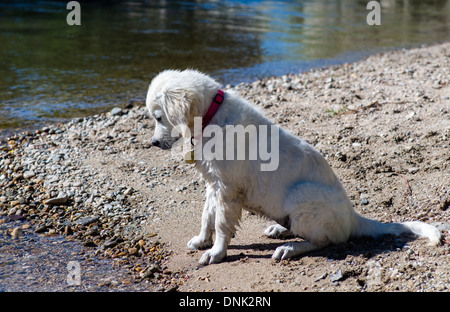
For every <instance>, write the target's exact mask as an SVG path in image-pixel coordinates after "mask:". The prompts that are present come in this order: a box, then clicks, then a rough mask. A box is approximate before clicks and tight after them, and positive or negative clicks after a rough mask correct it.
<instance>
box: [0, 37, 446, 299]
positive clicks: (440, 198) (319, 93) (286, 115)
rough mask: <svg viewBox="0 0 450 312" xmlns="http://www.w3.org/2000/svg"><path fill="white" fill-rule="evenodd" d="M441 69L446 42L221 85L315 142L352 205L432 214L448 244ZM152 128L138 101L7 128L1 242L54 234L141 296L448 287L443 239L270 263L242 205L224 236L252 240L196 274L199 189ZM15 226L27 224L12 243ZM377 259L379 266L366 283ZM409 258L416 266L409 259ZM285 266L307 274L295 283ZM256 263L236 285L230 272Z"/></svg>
mask: <svg viewBox="0 0 450 312" xmlns="http://www.w3.org/2000/svg"><path fill="white" fill-rule="evenodd" d="M449 68H450V43H443V44H436V45H431V46H427V47H423V48H415V49H411V50H396V51H390V52H384V53H379V54H377V55H373V56H369V57H367V58H365V59H363V60H361V61H357V62H354V63H345V64H341V65H333V66H330V67H324V68H317V69H312V70H309V71H307V72H302V73H299V74H290V75H284V76H282V77H267V78H264V79H261V80H258V81H255V82H252V83H241V84H238V85H236V86H230V85H228V86H227V89H230V88H232V89H234V90H235V91H236V92H238V93H240V94H241V95H242V96H243V97H244V98H246V99H247V100H249V101H250V102H252V103H255V105H256V106H258V107H259V108H261V109H263V110H264V111H265V112H266V115H267V116H268V117H269V118H270V119H272V120H274V121H275V122H276V123H278V124H280V125H281V126H282V127H284V128H286V129H288V130H289V131H291V132H292V133H293V134H295V135H298V136H300V137H302V138H304V139H306V140H308V141H309V142H311V143H312V144H313V145H314V146H315V147H316V148H317V149H319V150H320V151H321V152H322V153H323V154H324V155H325V156H326V158H327V159H328V161H329V162H330V164H331V165H332V167H333V170H334V171H335V172H336V173H337V175H338V176H339V177H340V179H341V180H342V182H343V184H344V186H345V187H346V189H347V191H348V193H349V196H350V198H351V200H352V202H354V205H355V210H357V211H358V212H359V213H362V214H364V215H365V216H368V217H370V218H374V219H377V220H380V221H384V222H391V221H405V220H421V221H425V222H427V223H436V224H438V223H439V225H440V226H442V230H443V233H444V236H446V240H447V241H448V240H449V236H450V233H448V230H449V229H450V227H449V224H450V215H449V210H448V206H449V204H450V190H449V189H448V185H450V176H449V174H448V171H449V168H450V164H449V159H448V155H447V153H446V151H448V148H449V137H450V124H449V120H450V118H449V114H450V111H449V107H450V100H449V98H448V97H449V96H450V80H449V77H450V72H449ZM152 134H153V121H152V120H150V118H149V117H148V114H147V112H146V109H145V106H144V107H143V106H141V105H134V106H128V107H127V108H121V109H113V110H111V111H110V112H107V113H104V114H98V115H95V116H91V117H84V118H75V119H72V120H70V121H68V122H65V123H58V124H50V125H48V126H46V127H42V128H40V129H38V130H34V131H30V132H29V133H27V134H24V133H19V134H16V135H15V136H13V137H10V138H9V140H7V142H6V143H3V144H0V186H1V191H0V214H1V216H2V217H3V220H6V221H3V223H0V231H1V233H2V235H3V236H2V237H3V238H4V239H5V240H11V243H14V239H18V240H20V239H25V237H26V233H27V231H28V232H31V231H33V232H35V233H37V234H39V235H44V236H45V235H47V236H53V235H64V236H65V237H66V238H68V239H70V240H75V241H78V242H81V243H82V244H83V245H84V246H85V248H87V249H89V250H90V251H91V252H92V253H93V254H94V255H95V257H104V258H107V259H110V260H113V261H115V263H116V264H118V265H121V266H124V267H126V268H127V269H129V271H130V272H131V273H130V276H131V278H130V279H127V282H124V283H122V284H126V283H135V284H138V285H140V286H139V287H141V288H140V289H142V287H145V288H146V289H148V290H151V291H170V290H182V291H205V290H214V291H223V290H227V291H241V290H243V291H270V290H275V291H277V290H283V289H284V290H291V291H317V290H321V289H323V290H325V291H330V290H331V291H334V290H339V291H396V290H397V291H398V290H400V291H419V290H422V291H449V286H448V285H449V283H448V282H449V281H450V268H440V269H436V268H434V266H435V265H436V264H437V263H445V261H448V257H449V256H450V248H449V245H448V244H445V243H444V244H443V245H442V246H439V247H436V248H433V249H431V251H430V249H427V247H426V246H425V244H424V242H423V241H411V240H409V239H407V240H401V239H397V238H388V239H387V240H386V241H387V243H383V244H384V245H383V246H384V247H383V248H384V249H383V248H381V247H380V248H381V249H380V248H378V249H379V250H378V249H377V250H378V252H374V251H373V249H374V246H373V241H372V242H371V241H369V242H365V241H361V242H359V246H360V247H355V246H354V245H352V244H348V245H346V246H344V247H342V246H340V247H339V246H334V247H332V248H330V249H327V250H325V251H321V252H316V253H314V254H313V255H311V256H305V257H302V258H300V260H293V261H290V262H289V263H288V264H279V265H277V264H274V263H272V262H271V261H270V260H269V259H267V255H269V258H270V254H271V252H272V251H273V250H272V247H270V248H269V247H267V246H272V245H273V243H274V242H277V241H273V240H269V239H267V238H263V237H261V233H262V230H263V226H264V225H266V223H267V222H266V221H265V220H260V219H255V217H254V216H252V215H249V214H245V215H244V217H243V220H242V223H243V225H245V226H246V227H244V226H242V230H241V234H239V232H238V235H237V237H236V238H235V239H234V241H233V243H232V244H233V245H234V246H247V247H248V246H253V245H252V244H256V245H258V244H259V246H261V248H259V249H258V248H256V249H252V248H244V249H240V248H235V249H233V248H231V250H230V251H229V255H228V259H231V260H228V261H226V262H225V263H222V264H220V265H216V266H208V267H205V268H202V269H200V270H195V269H194V267H195V262H196V260H198V258H199V256H200V255H201V251H200V252H197V251H194V252H191V251H187V250H186V247H185V244H186V242H187V241H188V240H189V239H190V236H191V235H196V231H197V230H198V222H199V220H200V215H201V208H202V206H203V201H204V198H203V193H204V186H203V183H202V181H201V179H200V178H199V176H198V175H196V173H195V172H194V170H193V168H192V167H191V166H189V165H188V164H185V163H183V162H180V161H179V160H177V159H174V158H173V157H172V156H171V154H170V152H169V153H167V151H161V150H157V149H154V148H152V147H151V136H152ZM446 155H447V156H446ZM446 172H447V174H446ZM405 181H406V183H405ZM21 220H22V221H21ZM16 222H25V223H29V224H30V228H28V229H22V228H21V230H20V231H16V232H22V234H20V233H19V234H15V235H16V236H17V237H16V238H14V237H13V236H14V235H13V234H12V233H13V232H14V229H16V228H18V227H19V224H20V227H22V223H17V224H16ZM15 225H17V226H15ZM242 233H244V234H242ZM278 242H281V241H278ZM405 246H407V247H405ZM398 249H399V250H398ZM349 250H350V252H349ZM255 254H256V255H259V256H260V257H254V256H255ZM324 254H325V255H328V256H325V259H324V257H323V256H321V255H324ZM366 254H370V255H371V256H369V257H366V256H365V255H366ZM338 255H340V257H339V256H338ZM327 257H328V258H327ZM330 258H331V259H334V260H333V261H332V263H330V262H328V261H327V259H330ZM373 259H376V260H377V261H378V262H379V264H380V265H381V267H383V268H385V271H383V272H384V273H383V276H382V278H381V279H380V281H378V282H377V283H375V284H373V283H371V282H370V281H369V280H370V278H369V277H370V273H369V272H371V271H370V265H369V264H370V263H371V262H370V261H372V260H373ZM418 259H421V260H418ZM414 261H416V262H417V261H419V262H421V263H422V265H416V266H414V265H413V266H411V267H409V266H408V265H409V264H410V263H413V262H414ZM442 261H444V262H442ZM236 263H238V265H236ZM389 266H391V267H392V268H393V270H394V271H392V272H391V271H389V269H388V268H389ZM305 267H310V269H309V270H308V271H307V270H306V269H305ZM330 267H333V268H330ZM338 267H340V268H345V270H344V269H342V270H344V275H345V274H347V275H345V276H347V277H346V278H345V280H343V281H341V282H340V283H338V285H336V283H330V281H329V279H327V278H323V279H317V277H318V276H330V275H331V273H334V271H336V270H337V269H336V268H338ZM432 268H434V269H433V270H432ZM289 269H292V270H294V269H295V270H300V271H302V270H303V271H302V272H304V274H301V275H300V276H301V277H302V279H301V281H300V280H298V278H299V277H298V275H292V274H293V273H292V272H291V273H289V272H290V271H289ZM254 270H256V271H257V274H256V275H252V276H248V281H246V282H242V284H238V283H237V281H234V282H233V280H231V279H230V277H229V276H236V275H237V274H240V276H246V275H247V274H248V273H246V272H251V271H254ZM271 270H273V271H275V272H277V274H279V277H278V278H274V277H273V276H272V273H273V272H271ZM292 270H291V271H292ZM327 270H334V271H333V272H331V271H327ZM395 270H397V271H395ZM430 272H432V273H431V274H432V275H433V283H431V282H430V281H431V279H430V277H427V274H429V273H430ZM325 273H326V274H327V275H324V274H325ZM394 273H395V274H394ZM407 276H409V278H406V277H407ZM10 279H11V280H12V281H13V280H14V276H12V277H11V276H10ZM130 281H131V282H130ZM207 281H209V282H207ZM277 281H281V282H277ZM122 284H120V283H119V285H122ZM405 285H406V286H405ZM36 287H39V285H37V286H36ZM108 287H109V288H108V289H109V290H117V289H120V287H119V286H118V285H117V284H114V285H112V286H108ZM305 287H306V288H305ZM36 289H39V288H36ZM79 289H83V288H79ZM79 289H78V290H79ZM136 289H138V287H137V288H136ZM67 290H68V289H67ZM71 290H77V288H76V287H75V288H71ZM71 290H68V291H71Z"/></svg>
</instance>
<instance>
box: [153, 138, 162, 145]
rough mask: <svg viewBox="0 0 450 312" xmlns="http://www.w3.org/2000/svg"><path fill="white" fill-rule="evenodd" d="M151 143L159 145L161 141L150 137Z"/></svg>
mask: <svg viewBox="0 0 450 312" xmlns="http://www.w3.org/2000/svg"><path fill="white" fill-rule="evenodd" d="M152 145H153V146H157V147H159V146H160V145H161V143H160V142H159V140H156V139H152Z"/></svg>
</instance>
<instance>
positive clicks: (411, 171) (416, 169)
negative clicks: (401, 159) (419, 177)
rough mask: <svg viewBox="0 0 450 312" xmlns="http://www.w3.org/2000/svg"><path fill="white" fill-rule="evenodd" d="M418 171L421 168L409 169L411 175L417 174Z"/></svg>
mask: <svg viewBox="0 0 450 312" xmlns="http://www.w3.org/2000/svg"><path fill="white" fill-rule="evenodd" d="M417 171H419V168H417V167H413V168H409V169H408V172H409V173H413V174H414V173H416V172H417Z"/></svg>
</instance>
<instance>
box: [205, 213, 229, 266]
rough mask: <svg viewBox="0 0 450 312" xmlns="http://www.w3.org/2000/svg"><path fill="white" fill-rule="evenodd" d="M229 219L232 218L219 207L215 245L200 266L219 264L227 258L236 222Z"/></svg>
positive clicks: (208, 251) (207, 252) (206, 253)
mask: <svg viewBox="0 0 450 312" xmlns="http://www.w3.org/2000/svg"><path fill="white" fill-rule="evenodd" d="M229 217H230V216H227V213H226V211H225V209H224V208H223V207H218V208H217V209H216V220H215V229H216V237H215V240H214V245H213V247H212V248H211V249H209V250H207V251H206V252H205V253H204V254H203V256H202V257H201V258H200V261H199V263H200V264H202V265H207V264H211V263H218V262H221V261H222V260H223V258H225V257H226V255H227V247H228V244H229V242H230V239H231V236H232V235H233V232H234V231H233V229H234V225H233V223H234V222H233V221H232V220H229ZM230 226H231V228H230Z"/></svg>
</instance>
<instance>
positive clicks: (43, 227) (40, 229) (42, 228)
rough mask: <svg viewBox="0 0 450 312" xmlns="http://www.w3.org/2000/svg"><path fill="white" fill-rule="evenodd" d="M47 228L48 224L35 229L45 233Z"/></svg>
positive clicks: (37, 231)
mask: <svg viewBox="0 0 450 312" xmlns="http://www.w3.org/2000/svg"><path fill="white" fill-rule="evenodd" d="M47 228H48V226H47V225H41V226H40V227H38V228H37V229H36V230H35V231H34V233H44V232H45V231H47Z"/></svg>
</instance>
